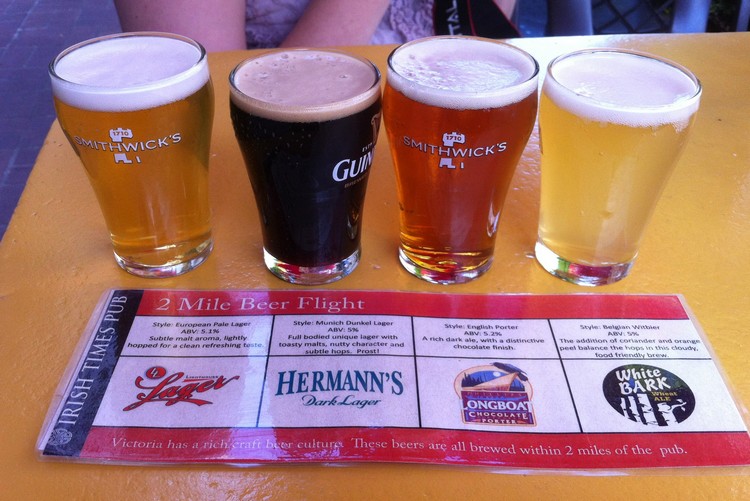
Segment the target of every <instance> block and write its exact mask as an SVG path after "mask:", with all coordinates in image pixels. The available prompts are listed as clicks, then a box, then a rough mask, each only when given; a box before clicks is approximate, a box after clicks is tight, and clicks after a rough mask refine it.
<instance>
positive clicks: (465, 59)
mask: <svg viewBox="0 0 750 501" xmlns="http://www.w3.org/2000/svg"><path fill="white" fill-rule="evenodd" d="M538 72H539V66H538V64H537V62H536V61H535V60H534V59H533V58H532V57H531V56H530V55H528V54H527V53H525V52H523V51H521V50H520V49H517V48H515V47H512V46H510V45H507V44H504V43H502V42H497V41H494V40H486V39H479V38H469V37H431V38H426V39H421V40H417V41H414V42H409V43H406V44H404V45H402V46H400V47H399V48H397V49H396V50H395V51H394V52H393V53H392V54H391V55H390V57H389V58H388V77H387V85H386V89H385V94H384V97H383V113H384V123H385V126H386V129H387V132H388V138H389V141H390V147H391V154H392V157H393V162H394V165H395V169H396V180H397V185H398V197H399V206H400V228H401V232H400V234H401V244H400V248H399V258H400V261H401V264H402V265H403V266H404V267H405V268H406V269H407V270H408V271H409V272H411V273H412V274H414V275H416V276H417V277H419V278H422V279H424V280H427V281H429V282H435V283H443V284H450V283H460V282H466V281H468V280H471V279H474V278H476V277H478V276H479V275H481V274H482V273H484V272H485V271H487V270H488V269H489V267H490V265H491V263H492V255H493V252H494V248H495V236H496V232H497V225H498V220H499V218H500V212H501V210H502V207H503V203H504V200H505V195H506V192H507V190H508V185H509V184H510V180H511V178H512V177H513V173H514V171H515V168H516V164H517V163H518V160H519V158H520V157H521V153H522V152H523V150H524V148H525V146H526V142H527V141H528V139H529V136H530V134H531V131H532V129H533V127H534V121H535V119H536V111H537V75H538Z"/></svg>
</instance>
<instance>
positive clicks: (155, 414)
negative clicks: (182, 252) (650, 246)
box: [38, 290, 750, 469]
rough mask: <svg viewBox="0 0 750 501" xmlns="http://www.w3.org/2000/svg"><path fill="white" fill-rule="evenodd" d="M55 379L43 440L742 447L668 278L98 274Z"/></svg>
mask: <svg viewBox="0 0 750 501" xmlns="http://www.w3.org/2000/svg"><path fill="white" fill-rule="evenodd" d="M57 396H58V398H57V399H56V401H55V402H54V403H53V405H52V407H51V408H50V413H49V417H48V421H47V424H46V425H45V427H44V429H43V430H42V433H41V436H40V440H39V444H38V449H39V451H40V454H41V455H42V457H56V458H68V459H77V460H86V461H106V462H109V461H114V462H137V463H150V462H154V463H172V462H176V463H185V462H215V463H224V462H226V463H233V464H242V463H245V464H253V463H299V462H325V463H338V462H363V461H371V462H408V463H431V464H454V465H475V466H476V465H479V466H494V467H510V468H542V469H545V468H550V469H627V468H642V467H648V468H650V467H683V466H720V465H747V464H750V435H749V434H748V430H747V426H746V424H745V421H744V418H743V415H742V413H741V412H740V411H739V410H738V407H737V405H736V404H735V402H734V400H733V397H732V395H731V393H730V391H729V390H728V388H727V385H726V383H725V381H724V380H723V378H722V373H721V371H720V369H719V368H718V367H717V364H716V361H715V360H714V359H713V356H712V351H711V348H710V346H709V345H708V343H707V341H706V339H705V338H704V336H703V335H702V334H701V331H700V327H699V326H698V324H697V322H696V321H695V320H693V319H692V317H691V315H690V313H689V310H688V308H687V306H686V304H685V303H684V301H683V299H682V298H681V297H680V296H676V295H597V294H582V295H550V296H543V295H471V294H463V295H462V294H425V293H410V292H382V291H378V292H375V291H312V290H311V291H242V290H231V291H176V290H112V291H109V292H108V293H107V294H106V295H105V297H103V298H102V300H101V302H100V305H99V307H98V308H97V310H96V311H95V312H94V314H93V316H92V319H91V322H90V324H89V327H88V328H87V332H86V333H85V335H84V337H83V339H82V341H81V345H80V347H79V350H78V353H77V355H76V357H75V358H74V360H72V362H71V365H70V367H69V370H68V374H67V375H66V376H65V378H64V380H63V383H62V384H61V387H60V390H59V392H58V395H57Z"/></svg>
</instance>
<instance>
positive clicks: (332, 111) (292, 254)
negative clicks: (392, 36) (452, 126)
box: [229, 49, 380, 285]
mask: <svg viewBox="0 0 750 501" xmlns="http://www.w3.org/2000/svg"><path fill="white" fill-rule="evenodd" d="M229 80H230V91H231V99H230V112H231V117H232V123H233V125H234V131H235V136H236V137H237V142H238V144H239V146H240V150H241V151H242V154H243V157H244V159H245V165H246V167H247V171H248V174H249V177H250V181H251V184H252V187H253V193H254V194H255V202H256V204H257V207H258V211H259V213H260V221H261V227H262V232H263V254H264V261H265V264H266V267H267V268H268V269H269V270H270V271H271V272H272V273H273V274H274V275H276V276H277V277H279V278H281V279H282V280H286V281H288V282H292V283H298V284H308V285H312V284H323V283H328V282H333V281H335V280H338V279H340V278H343V277H345V276H346V275H348V274H349V273H351V272H352V271H353V270H354V268H355V267H356V266H357V264H358V263H359V258H360V237H361V234H362V209H363V204H364V198H365V189H366V187H367V178H368V176H369V173H370V166H371V164H372V161H373V152H374V148H375V142H376V140H377V136H378V129H379V126H380V73H379V71H378V69H377V68H376V67H375V66H374V65H373V64H372V63H371V62H369V61H367V60H365V59H361V58H358V57H356V56H353V55H351V54H347V53H344V52H340V51H332V50H308V49H298V50H282V51H272V52H270V53H265V54H263V55H260V56H258V57H254V58H251V59H247V60H245V61H243V62H242V63H240V64H239V65H238V66H237V67H236V68H235V69H234V71H232V73H231V75H230V77H229Z"/></svg>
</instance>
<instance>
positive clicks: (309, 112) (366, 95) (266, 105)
mask: <svg viewBox="0 0 750 501" xmlns="http://www.w3.org/2000/svg"><path fill="white" fill-rule="evenodd" d="M303 52H309V53H312V52H323V53H329V54H338V55H342V56H345V57H347V58H350V59H354V60H356V61H359V62H361V63H363V64H365V65H366V66H367V67H368V68H370V69H371V70H372V75H373V82H372V84H371V85H370V86H369V87H368V88H366V89H365V90H363V91H362V92H360V93H359V94H357V95H355V96H352V97H349V98H346V99H341V100H339V101H333V102H329V103H326V104H319V105H285V104H278V103H272V102H269V101H266V100H263V99H260V98H257V97H253V96H249V95H247V94H246V93H245V92H243V91H242V90H240V89H239V88H238V87H237V85H236V84H235V76H236V75H237V73H238V72H239V71H240V70H241V69H242V68H243V67H244V66H245V65H247V64H248V63H250V62H251V61H255V60H257V59H261V58H263V57H268V56H272V55H274V54H282V53H303ZM380 81H381V74H380V69H378V67H377V66H376V65H375V63H373V62H372V61H370V60H369V59H367V58H366V57H362V56H358V55H357V54H352V53H351V52H347V51H345V50H340V49H333V48H328V47H321V48H312V47H301V48H281V49H272V50H268V51H264V52H262V53H260V54H255V55H252V56H250V57H248V58H245V59H243V60H242V61H240V62H239V63H238V64H237V65H236V66H235V67H234V68H233V69H232V71H231V72H230V73H229V89H230V91H231V92H230V94H231V95H230V97H231V96H234V95H238V99H241V100H242V101H246V102H248V103H250V104H251V105H253V107H254V110H256V111H258V112H259V113H258V114H259V115H261V116H264V117H266V118H274V119H279V116H280V115H281V116H294V117H298V118H299V117H305V116H314V117H322V118H323V119H326V120H332V119H336V118H339V117H342V116H349V115H351V114H352V113H355V112H356V111H361V109H364V107H366V106H365V105H369V104H370V102H371V101H372V102H374V101H375V99H376V96H377V95H379V94H380ZM358 103H361V104H362V108H359V107H357V109H356V110H355V111H347V113H337V112H336V110H338V109H341V108H344V109H346V110H352V108H353V107H354V106H355V105H357V104H358ZM256 107H257V108H256ZM261 110H263V111H265V112H266V113H264V112H263V111H261ZM329 111H330V112H329ZM297 121H301V120H297ZM315 121H321V120H320V119H318V118H316V120H315Z"/></svg>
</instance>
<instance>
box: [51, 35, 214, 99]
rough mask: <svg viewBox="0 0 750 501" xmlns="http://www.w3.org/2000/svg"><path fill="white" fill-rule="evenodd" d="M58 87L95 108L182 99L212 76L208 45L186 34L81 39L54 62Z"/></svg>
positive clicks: (65, 95) (57, 91) (54, 87)
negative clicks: (208, 59)
mask: <svg viewBox="0 0 750 501" xmlns="http://www.w3.org/2000/svg"><path fill="white" fill-rule="evenodd" d="M50 74H51V76H52V92H53V93H54V95H55V96H56V97H57V98H58V99H60V100H61V101H63V102H65V103H67V104H70V105H72V106H76V107H78V108H83V109H88V110H93V111H132V110H140V109H147V108H153V107H156V106H161V105H164V104H168V103H171V102H174V101H179V100H180V99H183V98H185V97H187V96H189V95H191V94H193V93H195V92H196V91H197V90H198V89H200V88H201V87H203V86H204V85H205V84H206V82H207V81H208V79H209V71H208V63H207V60H206V53H205V50H204V49H203V48H202V47H201V46H200V45H198V44H197V43H195V42H193V41H191V40H189V39H187V38H183V37H179V36H176V35H169V34H161V33H126V34H121V35H112V36H106V37H101V38H97V39H93V40H89V41H86V42H83V43H81V44H78V45H75V46H73V47H71V48H69V49H67V50H66V51H64V52H63V53H62V54H60V55H59V56H58V57H57V58H56V59H55V60H54V61H53V62H52V65H51V67H50Z"/></svg>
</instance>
